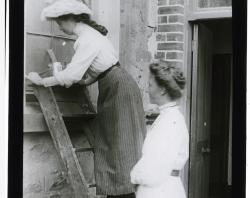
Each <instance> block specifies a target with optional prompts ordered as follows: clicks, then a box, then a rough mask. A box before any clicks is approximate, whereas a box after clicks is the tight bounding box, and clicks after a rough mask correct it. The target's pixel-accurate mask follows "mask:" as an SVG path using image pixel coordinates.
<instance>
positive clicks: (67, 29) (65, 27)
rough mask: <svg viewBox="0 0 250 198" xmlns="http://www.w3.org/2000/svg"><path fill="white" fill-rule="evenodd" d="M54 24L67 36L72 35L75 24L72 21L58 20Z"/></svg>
mask: <svg viewBox="0 0 250 198" xmlns="http://www.w3.org/2000/svg"><path fill="white" fill-rule="evenodd" d="M56 23H57V24H58V26H59V29H60V30H61V31H62V32H64V33H65V34H68V35H73V34H74V28H75V22H74V21H72V20H60V19H57V20H56Z"/></svg>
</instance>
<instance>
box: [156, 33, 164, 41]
mask: <svg viewBox="0 0 250 198" xmlns="http://www.w3.org/2000/svg"><path fill="white" fill-rule="evenodd" d="M165 40H166V35H164V34H157V35H156V41H165Z"/></svg>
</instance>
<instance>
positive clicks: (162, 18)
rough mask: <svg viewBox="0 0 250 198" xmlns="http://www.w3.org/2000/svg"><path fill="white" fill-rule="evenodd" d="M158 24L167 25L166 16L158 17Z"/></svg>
mask: <svg viewBox="0 0 250 198" xmlns="http://www.w3.org/2000/svg"><path fill="white" fill-rule="evenodd" d="M158 22H159V23H167V22H168V17H167V16H160V17H158Z"/></svg>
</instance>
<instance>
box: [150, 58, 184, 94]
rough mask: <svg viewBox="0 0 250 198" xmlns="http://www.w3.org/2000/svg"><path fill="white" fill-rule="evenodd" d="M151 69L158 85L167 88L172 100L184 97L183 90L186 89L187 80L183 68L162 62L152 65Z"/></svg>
mask: <svg viewBox="0 0 250 198" xmlns="http://www.w3.org/2000/svg"><path fill="white" fill-rule="evenodd" d="M149 68H150V72H151V73H152V74H153V75H154V77H155V80H156V82H157V84H158V85H159V86H161V87H163V88H165V90H166V92H167V93H168V95H169V96H170V97H171V98H173V99H176V98H179V97H181V96H182V93H181V90H182V89H184V88H185V84H186V78H185V77H184V74H183V71H182V69H181V67H178V66H176V65H172V64H169V63H168V62H167V61H164V60H160V61H158V62H155V63H152V64H150V67H149Z"/></svg>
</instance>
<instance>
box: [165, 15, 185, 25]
mask: <svg viewBox="0 0 250 198" xmlns="http://www.w3.org/2000/svg"><path fill="white" fill-rule="evenodd" d="M168 21H169V23H184V16H182V15H171V16H169V19H168Z"/></svg>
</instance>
